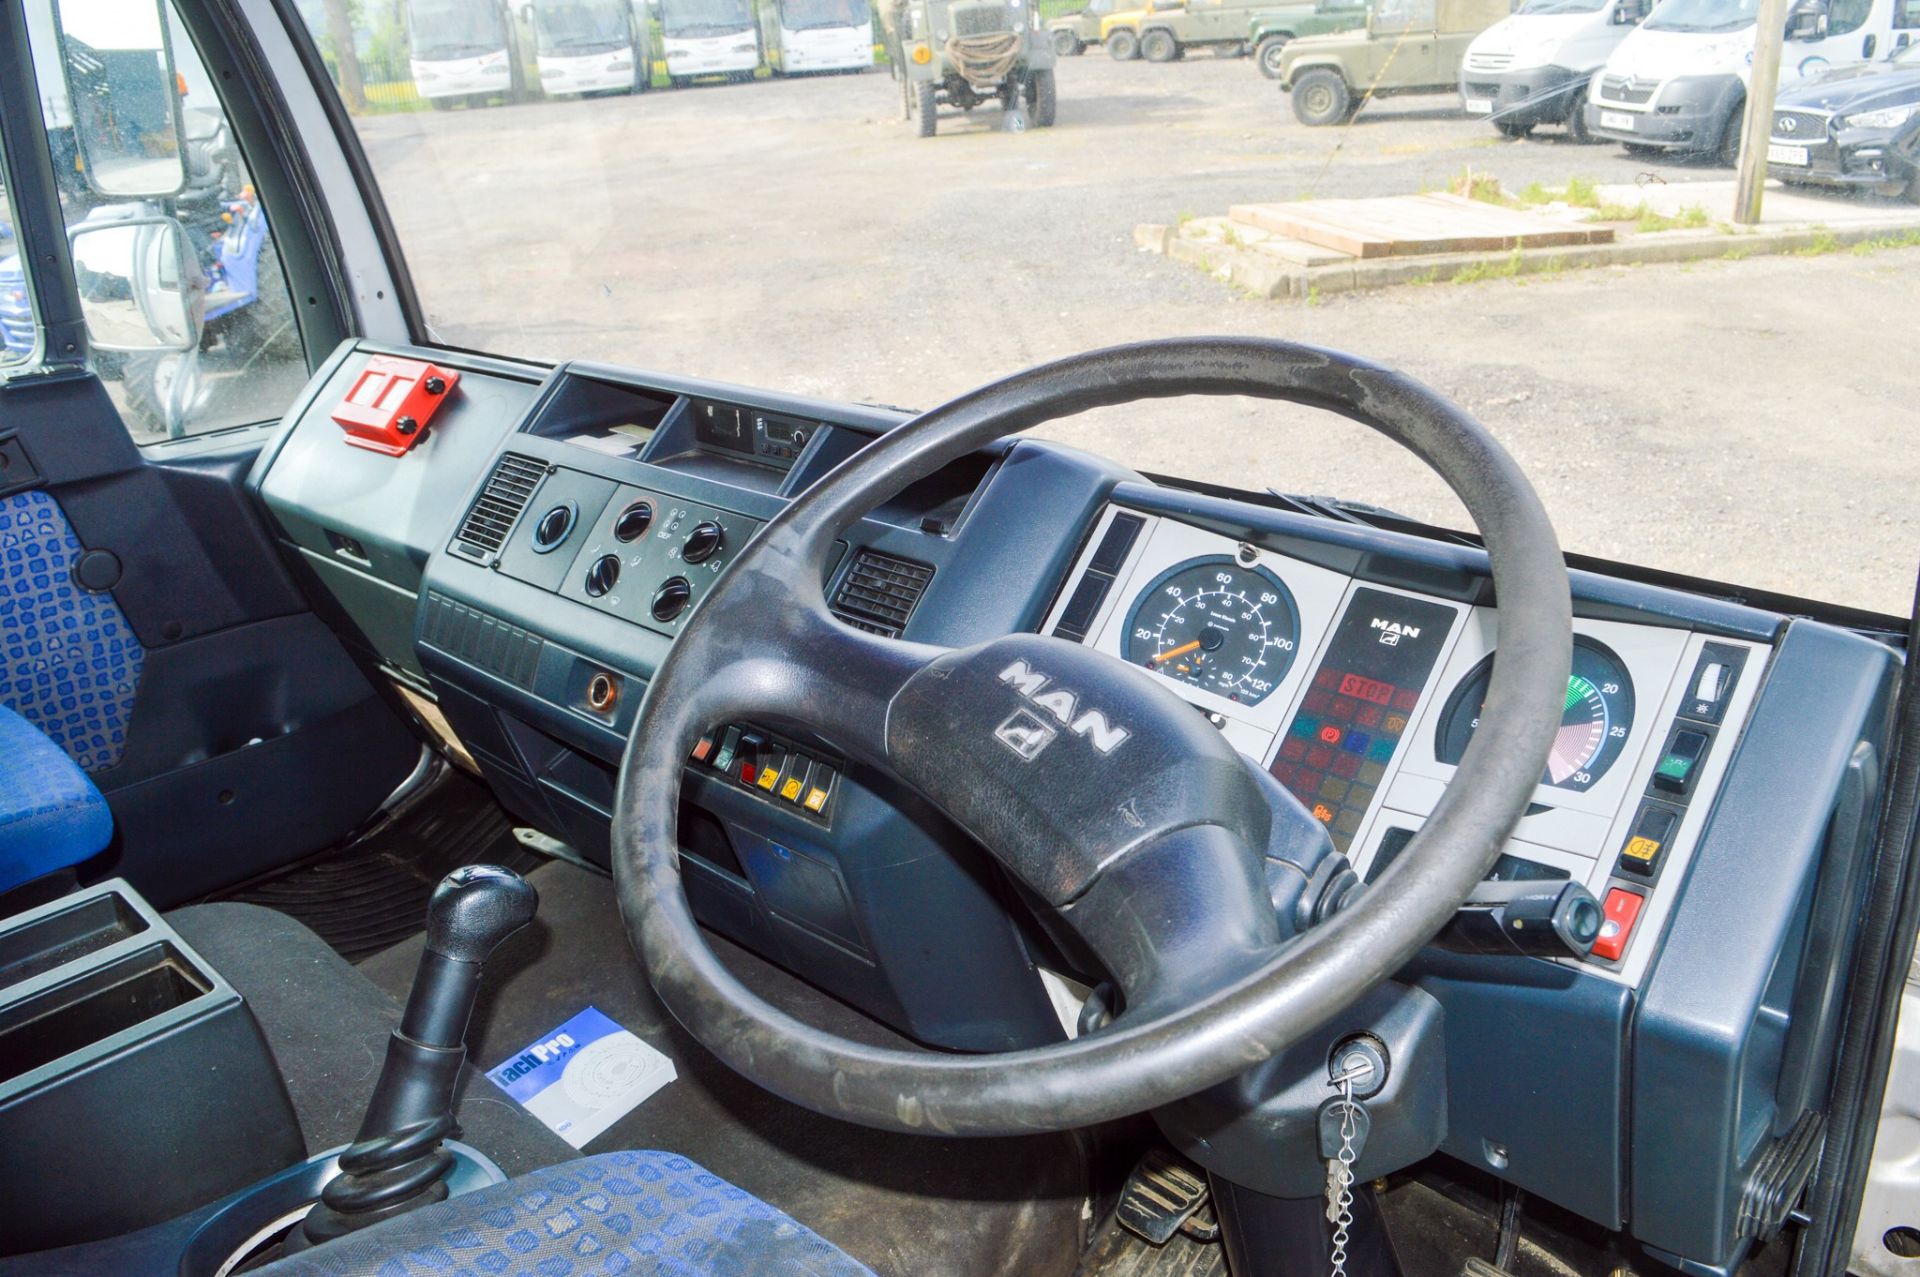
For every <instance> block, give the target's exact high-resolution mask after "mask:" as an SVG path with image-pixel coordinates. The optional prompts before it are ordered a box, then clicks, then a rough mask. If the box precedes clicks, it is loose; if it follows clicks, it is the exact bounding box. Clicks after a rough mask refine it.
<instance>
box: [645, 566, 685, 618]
mask: <svg viewBox="0 0 1920 1277" xmlns="http://www.w3.org/2000/svg"><path fill="white" fill-rule="evenodd" d="M692 599H693V587H692V586H691V585H689V584H688V583H687V578H686V577H684V576H672V577H668V578H667V579H666V580H664V581H662V582H661V583H660V588H659V589H657V590H655V591H654V592H653V619H654V620H656V621H671V620H673V618H675V617H676V616H679V615H680V614H681V613H682V612H684V611H686V610H687V604H688V603H689V602H690V601H691V600H692Z"/></svg>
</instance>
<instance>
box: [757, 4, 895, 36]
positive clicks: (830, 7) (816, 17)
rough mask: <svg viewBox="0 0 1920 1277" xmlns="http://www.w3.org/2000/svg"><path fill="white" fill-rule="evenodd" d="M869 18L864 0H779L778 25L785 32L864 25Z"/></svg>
mask: <svg viewBox="0 0 1920 1277" xmlns="http://www.w3.org/2000/svg"><path fill="white" fill-rule="evenodd" d="M872 21H873V11H872V10H871V9H869V8H868V7H867V0H780V25H781V26H783V27H785V28H786V29H787V30H789V31H811V30H814V29H817V28H822V27H864V26H867V25H869V24H870V23H871V22H872Z"/></svg>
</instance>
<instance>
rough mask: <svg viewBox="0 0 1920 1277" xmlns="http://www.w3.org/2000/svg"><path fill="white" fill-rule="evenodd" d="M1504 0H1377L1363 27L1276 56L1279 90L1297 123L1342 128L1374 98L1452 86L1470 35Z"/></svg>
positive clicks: (1497, 15) (1297, 43) (1491, 19)
mask: <svg viewBox="0 0 1920 1277" xmlns="http://www.w3.org/2000/svg"><path fill="white" fill-rule="evenodd" d="M1508 11H1509V10H1508V4H1507V0H1382V3H1380V4H1377V5H1375V6H1374V7H1373V8H1372V9H1371V10H1370V11H1369V12H1368V14H1367V22H1366V26H1365V27H1364V28H1362V29H1360V30H1356V31H1347V32H1342V33H1341V34H1339V35H1317V36H1306V37H1304V38H1302V39H1298V40H1292V41H1289V42H1288V43H1287V45H1286V47H1285V48H1284V49H1282V50H1281V52H1280V75H1279V80H1280V88H1281V89H1282V91H1284V92H1286V93H1287V94H1289V95H1290V96H1291V98H1292V99H1293V113H1294V115H1295V117H1296V118H1298V119H1299V121H1300V122H1301V123H1302V124H1308V125H1323V124H1339V123H1341V122H1342V121H1345V120H1349V119H1352V118H1353V115H1354V113H1355V112H1357V111H1358V110H1359V109H1360V108H1361V107H1362V106H1365V105H1366V104H1367V102H1368V101H1370V100H1372V99H1373V98H1384V97H1394V96H1397V95H1399V94H1403V93H1442V92H1446V91H1448V90H1451V89H1453V88H1454V87H1455V86H1456V84H1457V79H1458V76H1459V73H1460V60H1461V58H1462V57H1463V56H1464V55H1465V54H1466V51H1467V46H1468V45H1470V44H1472V43H1473V38H1474V37H1475V36H1477V35H1479V34H1480V33H1481V32H1482V31H1485V30H1486V29H1487V28H1488V27H1490V26H1492V25H1493V24H1494V23H1496V22H1498V21H1500V20H1501V19H1502V18H1504V17H1506V16H1507V13H1508Z"/></svg>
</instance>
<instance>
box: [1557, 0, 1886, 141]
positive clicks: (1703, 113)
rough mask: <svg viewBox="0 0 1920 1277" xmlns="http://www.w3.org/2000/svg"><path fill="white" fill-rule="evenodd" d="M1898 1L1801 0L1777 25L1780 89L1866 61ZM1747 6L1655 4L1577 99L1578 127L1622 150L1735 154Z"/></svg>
mask: <svg viewBox="0 0 1920 1277" xmlns="http://www.w3.org/2000/svg"><path fill="white" fill-rule="evenodd" d="M1910 8H1911V5H1910V4H1908V3H1907V0H1838V2H1837V3H1835V2H1833V0H1802V3H1800V4H1798V5H1796V6H1795V7H1794V9H1793V11H1792V14H1791V16H1789V18H1788V19H1787V31H1786V39H1787V44H1786V48H1785V49H1784V50H1783V51H1782V56H1781V59H1780V79H1781V81H1782V83H1787V82H1791V81H1793V80H1797V79H1799V78H1800V77H1802V76H1807V75H1818V74H1820V73H1821V72H1823V71H1826V70H1828V69H1829V68H1830V67H1835V66H1844V65H1849V64H1852V63H1857V62H1862V61H1866V60H1868V59H1871V58H1872V57H1873V56H1874V54H1875V53H1876V52H1878V51H1879V50H1881V49H1883V48H1885V47H1887V46H1889V45H1891V44H1892V43H1893V41H1894V36H1895V27H1894V23H1895V20H1896V12H1895V11H1896V9H1903V10H1904V9H1910ZM1755 17H1756V14H1755V0H1662V2H1661V4H1660V5H1659V6H1658V7H1657V8H1655V9H1654V11H1653V13H1652V14H1651V15H1650V16H1649V17H1648V18H1647V20H1646V21H1645V22H1643V23H1641V24H1640V26H1639V27H1638V28H1637V29H1635V30H1634V31H1633V33H1632V34H1631V35H1629V36H1628V37H1627V38H1626V39H1625V40H1622V41H1621V42H1620V46H1619V47H1618V48H1616V49H1615V50H1614V51H1613V54H1612V56H1610V57H1609V58H1608V59H1607V63H1606V66H1604V67H1603V68H1602V69H1601V70H1600V72H1599V74H1597V75H1595V76H1594V78H1593V81H1592V84H1591V85H1590V86H1589V88H1588V90H1587V127H1588V128H1589V129H1590V130H1591V131H1592V132H1593V133H1594V134H1595V135H1597V136H1600V137H1606V138H1612V139H1613V140H1615V141H1618V142H1624V143H1626V144H1627V146H1628V148H1629V149H1636V148H1638V149H1644V150H1649V151H1684V152H1691V153H1695V154H1713V155H1717V156H1718V157H1719V158H1720V159H1721V160H1722V161H1723V162H1725V163H1728V164H1731V163H1733V162H1734V161H1735V159H1737V158H1738V156H1739V153H1740V123H1741V113H1742V110H1743V108H1744V107H1745V106H1746V102H1747V76H1748V74H1749V72H1750V70H1751V68H1752V65H1753V35H1754V27H1755Z"/></svg>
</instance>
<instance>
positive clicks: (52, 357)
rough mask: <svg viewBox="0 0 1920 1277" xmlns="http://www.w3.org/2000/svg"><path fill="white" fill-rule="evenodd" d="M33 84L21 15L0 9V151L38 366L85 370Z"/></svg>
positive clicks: (83, 331)
mask: <svg viewBox="0 0 1920 1277" xmlns="http://www.w3.org/2000/svg"><path fill="white" fill-rule="evenodd" d="M36 83H37V80H36V77H35V71H34V65H33V54H32V51H31V49H30V48H29V46H28V44H27V15H26V10H25V8H24V7H23V6H21V5H17V4H0V148H4V151H5V154H6V160H7V175H8V177H10V178H11V179H12V182H13V189H12V190H11V191H9V192H8V195H9V196H10V201H11V203H12V205H13V210H14V228H13V229H14V235H15V236H16V237H17V240H18V243H19V245H20V263H21V266H22V268H23V269H24V270H25V271H26V274H27V279H28V281H29V284H30V287H31V291H32V294H33V302H34V309H35V310H36V311H37V312H38V314H39V317H40V322H41V324H42V326H43V328H44V331H45V340H46V345H45V348H44V349H43V350H42V351H41V352H40V359H41V363H42V365H43V366H46V367H49V368H65V367H84V366H85V365H86V362H87V326H86V320H85V319H84V318H83V316H82V314H81V310H80V292H79V289H78V288H77V287H76V286H75V284H74V277H73V261H72V259H71V258H70V257H69V255H68V253H67V245H66V239H65V236H64V235H63V234H62V231H61V227H62V226H63V225H64V223H65V221H66V218H65V215H64V214H63V213H62V212H61V209H60V191H59V187H58V186H57V185H55V181H54V173H53V156H52V153H51V151H50V150H49V149H48V145H47V128H46V122H45V120H44V118H43V117H42V115H41V113H40V100H39V95H38V93H37V92H36V91H35V86H36Z"/></svg>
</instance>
